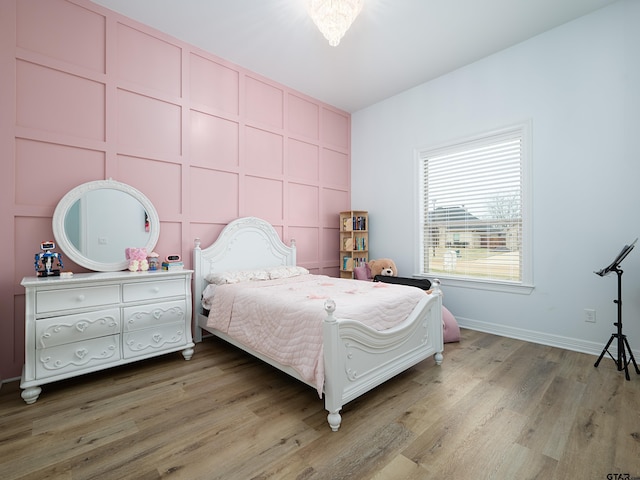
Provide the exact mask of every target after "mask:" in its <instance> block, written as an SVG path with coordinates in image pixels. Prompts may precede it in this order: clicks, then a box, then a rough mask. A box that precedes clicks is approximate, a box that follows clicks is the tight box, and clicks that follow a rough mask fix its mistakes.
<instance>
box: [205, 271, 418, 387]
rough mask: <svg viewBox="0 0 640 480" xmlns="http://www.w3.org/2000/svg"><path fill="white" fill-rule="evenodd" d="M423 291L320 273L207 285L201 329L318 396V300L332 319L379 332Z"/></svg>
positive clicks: (404, 313)
mask: <svg viewBox="0 0 640 480" xmlns="http://www.w3.org/2000/svg"><path fill="white" fill-rule="evenodd" d="M424 295H425V292H423V291H422V290H420V289H418V288H413V287H406V286H402V285H393V284H387V283H378V282H359V281H354V280H348V279H339V278H332V277H327V276H324V275H300V276H297V277H290V278H285V279H280V280H264V281H249V282H243V283H237V284H231V285H217V286H214V285H209V286H208V287H207V288H206V289H205V291H204V293H203V305H204V306H205V308H207V309H209V311H210V313H209V317H208V321H207V326H209V327H212V328H215V329H217V330H220V331H222V332H224V333H227V334H228V335H229V336H231V337H233V338H234V339H236V340H238V341H240V342H241V343H242V344H244V345H247V346H249V347H251V348H253V349H254V350H256V351H258V352H260V353H262V354H264V355H266V356H267V357H269V358H272V359H274V360H277V361H278V362H280V363H281V364H283V365H288V366H290V367H292V368H294V369H295V370H296V371H298V373H299V374H300V376H301V378H302V379H304V380H305V381H306V382H308V383H310V384H312V385H315V386H316V388H317V390H318V394H319V395H320V396H321V395H322V388H323V385H324V362H323V360H322V354H323V349H322V322H323V320H324V319H325V318H326V316H327V314H326V312H325V310H324V301H325V300H326V299H328V298H331V299H333V300H334V301H335V302H336V311H335V313H334V316H335V317H336V318H337V319H350V320H357V321H360V322H362V323H363V324H365V325H367V326H369V327H371V328H373V329H376V330H385V329H388V328H391V327H393V326H394V325H397V324H399V323H401V322H402V321H403V320H405V319H406V318H407V316H408V315H409V314H410V313H411V312H412V311H413V309H414V308H415V306H416V305H417V304H418V302H419V301H420V300H421V299H423V298H424Z"/></svg>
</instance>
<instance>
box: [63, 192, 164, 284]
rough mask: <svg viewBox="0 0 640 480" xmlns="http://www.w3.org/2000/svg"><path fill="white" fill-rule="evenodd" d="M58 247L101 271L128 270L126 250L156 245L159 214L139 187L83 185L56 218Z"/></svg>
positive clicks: (79, 261) (68, 195)
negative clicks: (137, 188)
mask: <svg viewBox="0 0 640 480" xmlns="http://www.w3.org/2000/svg"><path fill="white" fill-rule="evenodd" d="M53 235H54V236H55V239H56V242H57V243H58V247H59V248H60V249H61V250H62V251H63V252H64V254H65V255H66V256H67V257H68V258H69V259H71V260H72V261H74V262H75V263H77V264H78V265H80V266H82V267H85V268H88V269H90V270H95V271H98V272H116V271H118V270H125V269H126V268H127V267H128V265H129V262H128V261H127V259H126V258H125V249H126V248H127V247H144V248H146V249H147V252H149V253H151V251H152V250H153V249H154V247H155V246H156V242H157V241H158V236H159V235H160V220H159V218H158V212H156V209H155V208H154V207H153V204H152V203H151V202H150V201H149V199H148V198H147V197H145V196H144V194H142V193H141V192H140V191H138V190H136V189H135V188H133V187H131V186H129V185H126V184H124V183H120V182H116V181H114V180H97V181H95V182H88V183H84V184H82V185H80V186H78V187H76V188H74V189H73V190H71V191H70V192H69V193H67V194H66V195H65V196H64V197H62V200H60V202H59V203H58V206H57V207H56V209H55V211H54V213H53Z"/></svg>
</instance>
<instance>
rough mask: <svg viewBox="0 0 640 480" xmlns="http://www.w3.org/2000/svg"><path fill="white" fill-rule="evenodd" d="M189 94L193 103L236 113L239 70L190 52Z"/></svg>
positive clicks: (238, 98) (238, 95) (238, 100)
mask: <svg viewBox="0 0 640 480" xmlns="http://www.w3.org/2000/svg"><path fill="white" fill-rule="evenodd" d="M189 59H190V64H189V65H190V69H191V70H190V75H189V94H190V97H191V101H192V102H193V103H194V104H201V105H203V106H207V107H210V108H212V109H214V110H220V111H221V112H226V113H229V114H233V115H238V108H239V107H238V105H239V102H240V94H239V91H240V80H239V79H240V72H238V71H237V70H234V69H232V68H229V67H226V66H224V65H222V64H221V63H219V62H216V61H213V60H211V59H205V58H203V57H202V56H201V55H196V54H191V55H190V56H189Z"/></svg>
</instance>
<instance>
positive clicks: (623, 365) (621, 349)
mask: <svg viewBox="0 0 640 480" xmlns="http://www.w3.org/2000/svg"><path fill="white" fill-rule="evenodd" d="M637 241H638V239H637V238H636V239H635V240H634V241H633V242H631V244H630V245H625V246H624V247H623V248H622V250H621V251H620V253H619V254H618V256H617V257H616V258H615V259H614V260H613V262H611V264H610V265H609V266H607V267H605V268H603V269H602V270H599V271H597V272H593V273H595V274H596V275H600V276H601V277H604V276H605V275H608V274H609V273H611V272H616V274H617V275H618V298H617V299H616V300H614V301H613V303H616V304H617V305H618V321H617V322H615V323H614V324H613V325H614V326H616V327H618V328H617V330H616V332H615V333H612V334H611V338H610V339H609V341H608V342H607V344H606V345H605V347H604V348H603V349H602V353H601V354H600V356H599V357H598V360H597V361H596V363H595V364H594V367H596V368H597V367H598V365H599V364H600V360H602V357H604V354H605V353H608V354H609V356H610V357H611V360H613V361H614V363H615V364H616V366H617V367H618V371H619V372H620V371H622V370H623V369H624V375H625V378H626V379H627V380H631V379H630V377H629V363H633V366H634V367H635V369H636V373H637V374H638V375H640V369H639V368H638V364H637V363H636V359H635V358H634V357H633V353H632V352H631V347H630V346H629V342H628V341H627V336H626V335H623V334H622V273H623V271H622V269H621V268H620V263H621V262H622V260H624V259H625V257H626V256H627V255H629V252H631V250H633V247H634V246H635V244H636V242H637ZM614 339H616V340H617V341H618V343H617V345H618V358H617V359H615V358H613V355H611V352H609V346H610V345H611V343H612V342H613V340H614ZM627 351H629V358H628V359H627Z"/></svg>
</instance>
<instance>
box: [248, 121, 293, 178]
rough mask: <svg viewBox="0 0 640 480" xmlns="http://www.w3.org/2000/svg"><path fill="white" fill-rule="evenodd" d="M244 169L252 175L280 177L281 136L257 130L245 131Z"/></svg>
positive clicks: (281, 161) (281, 171)
mask: <svg viewBox="0 0 640 480" xmlns="http://www.w3.org/2000/svg"><path fill="white" fill-rule="evenodd" d="M245 148H246V150H245V167H246V169H247V172H248V173H250V174H252V175H257V174H262V175H268V176H273V175H278V176H279V175H282V173H283V165H282V163H283V149H284V147H283V145H282V135H278V134H276V133H272V132H267V131H265V130H261V129H258V128H251V127H247V128H246V130H245Z"/></svg>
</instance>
